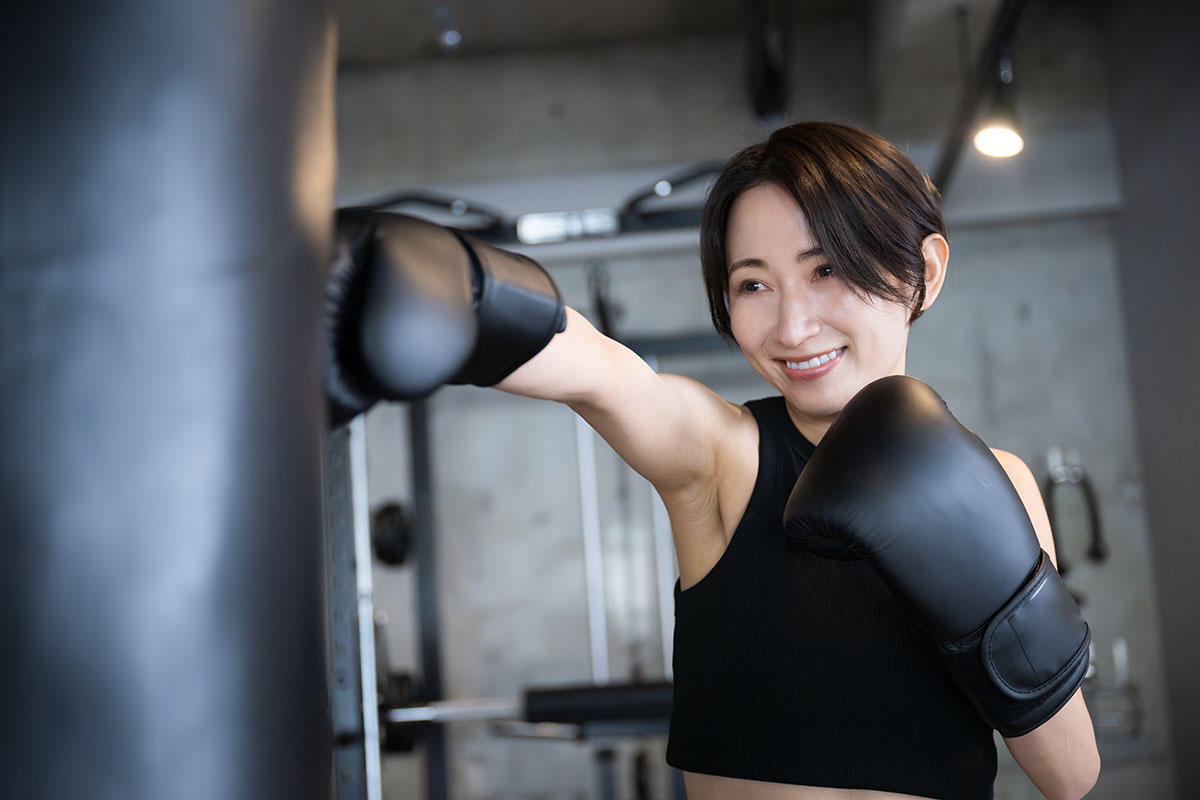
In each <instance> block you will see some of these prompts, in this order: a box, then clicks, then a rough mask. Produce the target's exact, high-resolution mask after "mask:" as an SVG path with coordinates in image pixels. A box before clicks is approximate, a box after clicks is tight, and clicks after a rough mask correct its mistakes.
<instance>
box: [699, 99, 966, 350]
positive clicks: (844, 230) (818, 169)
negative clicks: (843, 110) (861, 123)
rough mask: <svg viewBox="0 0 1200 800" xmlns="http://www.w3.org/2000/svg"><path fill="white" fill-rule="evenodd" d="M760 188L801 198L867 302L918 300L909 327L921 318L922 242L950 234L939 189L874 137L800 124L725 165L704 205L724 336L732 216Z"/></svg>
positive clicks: (705, 243)
mask: <svg viewBox="0 0 1200 800" xmlns="http://www.w3.org/2000/svg"><path fill="white" fill-rule="evenodd" d="M764 184H774V185H776V186H778V187H779V188H781V189H783V190H784V191H785V192H787V193H789V194H790V195H791V196H792V197H793V198H794V199H795V200H796V203H797V204H798V205H799V206H800V210H801V211H803V212H804V216H805V218H806V219H807V221H808V226H809V230H810V231H811V232H812V236H813V239H814V240H815V243H816V245H817V246H818V247H820V248H821V249H822V250H824V251H825V255H826V257H827V258H828V259H829V262H830V264H831V265H833V266H834V267H835V268H836V270H837V274H838V275H839V276H840V278H841V279H842V280H843V281H845V282H846V283H847V284H849V285H850V286H852V287H853V288H855V289H857V290H858V291H860V292H862V293H863V294H864V295H868V296H875V297H879V298H883V299H887V300H895V301H898V302H902V303H905V304H908V303H913V304H914V310H913V312H912V314H911V315H910V317H909V322H912V321H913V320H915V319H916V318H917V317H919V316H920V315H921V304H922V303H923V302H924V300H925V258H924V255H923V254H922V252H921V243H922V242H923V241H924V240H925V237H926V236H928V235H929V234H931V233H940V234H942V235H943V236H945V235H946V222H945V220H944V219H943V217H942V204H941V198H940V196H939V194H938V191H937V189H936V188H935V187H934V186H933V184H932V183H931V182H930V180H929V178H927V177H926V176H925V175H924V173H922V172H921V170H919V169H917V166H916V165H915V164H913V162H912V161H911V160H910V159H909V158H908V156H906V155H905V154H904V153H902V152H901V151H900V150H899V148H897V147H896V146H895V145H893V144H891V143H890V142H888V141H886V140H885V139H882V138H880V137H878V136H876V135H875V134H873V133H868V132H866V131H863V130H859V129H858V128H853V127H850V126H848V125H839V124H837V123H831V122H801V123H798V124H795V125H789V126H787V127H784V128H780V129H778V130H776V131H775V132H774V133H772V134H771V135H770V136H769V137H768V138H767V140H766V141H764V142H761V143H759V144H756V145H752V146H750V147H747V148H746V149H744V150H742V151H741V152H739V153H738V154H737V155H735V156H734V157H733V158H731V159H729V161H728V163H726V164H725V166H724V168H722V170H721V173H720V175H718V177H717V179H716V181H715V182H714V183H713V186H712V188H711V189H710V190H709V193H708V197H707V198H706V199H705V201H704V208H703V211H702V214H701V220H700V263H701V267H702V268H703V270H704V284H705V287H706V289H707V291H708V307H709V312H710V313H711V314H712V321H713V326H714V327H715V328H716V329H717V332H718V333H720V334H721V335H722V336H724V337H725V338H727V339H732V338H733V330H732V329H731V327H730V323H729V305H728V301H729V259H728V255H727V253H726V250H725V228H726V225H727V223H728V221H729V210H730V209H731V208H732V207H733V203H734V201H735V200H737V198H738V197H739V196H741V194H742V193H743V192H745V191H746V190H748V189H751V188H753V187H755V186H761V185H764ZM910 289H911V292H909V291H908V290H910Z"/></svg>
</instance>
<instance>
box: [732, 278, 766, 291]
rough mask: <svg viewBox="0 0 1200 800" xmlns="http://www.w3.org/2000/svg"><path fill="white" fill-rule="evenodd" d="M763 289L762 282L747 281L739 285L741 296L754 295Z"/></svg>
mask: <svg viewBox="0 0 1200 800" xmlns="http://www.w3.org/2000/svg"><path fill="white" fill-rule="evenodd" d="M761 288H762V283H761V282H760V281H752V280H745V281H742V282H741V283H739V284H738V293H739V294H754V293H755V292H757V291H758V290H759V289H761Z"/></svg>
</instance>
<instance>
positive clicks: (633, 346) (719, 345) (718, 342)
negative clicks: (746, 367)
mask: <svg viewBox="0 0 1200 800" xmlns="http://www.w3.org/2000/svg"><path fill="white" fill-rule="evenodd" d="M621 344H623V345H625V346H626V347H628V348H629V349H630V350H632V351H633V352H635V353H637V354H638V355H640V356H642V357H643V358H647V357H648V356H677V355H695V354H699V353H714V352H725V353H733V352H735V349H736V348H737V345H736V344H733V343H732V342H727V341H725V340H724V339H722V338H721V337H720V336H718V335H717V334H715V333H691V334H683V335H680V336H647V337H641V338H638V337H634V338H629V339H621Z"/></svg>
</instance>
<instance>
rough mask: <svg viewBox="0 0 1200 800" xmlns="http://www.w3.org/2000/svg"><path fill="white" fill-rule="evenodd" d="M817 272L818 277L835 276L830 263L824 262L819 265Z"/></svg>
mask: <svg viewBox="0 0 1200 800" xmlns="http://www.w3.org/2000/svg"><path fill="white" fill-rule="evenodd" d="M816 273H817V277H818V278H830V277H833V267H831V266H829V265H828V264H822V265H821V266H819V267H817V269H816Z"/></svg>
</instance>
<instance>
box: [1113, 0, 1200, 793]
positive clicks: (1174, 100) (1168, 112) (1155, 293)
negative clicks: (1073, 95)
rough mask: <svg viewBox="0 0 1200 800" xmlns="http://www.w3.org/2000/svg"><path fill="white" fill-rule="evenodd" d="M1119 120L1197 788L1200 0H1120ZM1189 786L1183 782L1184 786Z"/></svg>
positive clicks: (1180, 722) (1181, 768)
mask: <svg viewBox="0 0 1200 800" xmlns="http://www.w3.org/2000/svg"><path fill="white" fill-rule="evenodd" d="M1108 22H1109V29H1108V33H1109V40H1108V41H1109V44H1110V48H1111V52H1112V62H1111V65H1110V71H1109V75H1110V78H1111V80H1112V87H1113V119H1114V124H1115V127H1116V130H1117V137H1118V141H1119V143H1120V149H1119V158H1118V161H1119V163H1120V168H1121V182H1122V186H1123V188H1124V193H1125V197H1126V203H1125V207H1124V209H1123V211H1122V214H1121V218H1120V223H1119V226H1118V228H1117V231H1118V235H1117V241H1118V251H1119V253H1120V263H1121V270H1120V289H1121V298H1122V301H1123V302H1122V308H1123V311H1124V318H1125V336H1126V341H1127V343H1128V348H1129V352H1131V353H1137V354H1138V356H1139V357H1138V358H1135V359H1133V360H1132V361H1131V363H1130V378H1131V380H1132V386H1133V397H1134V400H1135V408H1136V410H1137V433H1138V437H1139V442H1140V453H1141V457H1142V463H1143V465H1144V483H1145V488H1146V505H1147V511H1148V513H1149V518H1150V533H1151V536H1150V550H1151V552H1152V553H1153V558H1154V564H1155V568H1156V569H1155V572H1156V576H1157V583H1156V585H1157V589H1158V603H1159V609H1160V612H1161V616H1160V624H1161V626H1162V631H1163V639H1164V651H1165V652H1164V655H1165V659H1164V664H1165V672H1166V679H1167V691H1168V696H1169V697H1170V698H1171V732H1172V736H1173V740H1174V748H1175V776H1176V785H1177V786H1179V787H1181V789H1186V790H1187V792H1190V793H1192V794H1194V793H1195V791H1196V787H1197V786H1200V762H1197V760H1196V759H1195V758H1194V757H1193V754H1194V753H1195V752H1196V750H1197V748H1200V685H1198V683H1197V680H1196V675H1197V664H1200V613H1197V607H1198V604H1197V602H1196V568H1197V566H1198V565H1200V539H1198V538H1197V536H1196V535H1195V532H1196V515H1197V510H1198V509H1200V506H1198V504H1197V502H1196V475H1197V474H1198V470H1197V467H1196V457H1195V454H1196V453H1197V452H1198V451H1200V425H1197V424H1196V409H1197V408H1200V367H1198V366H1197V365H1198V364H1200V359H1198V358H1197V352H1200V320H1198V319H1197V316H1196V313H1195V302H1196V297H1197V296H1198V295H1200V270H1197V265H1196V252H1197V246H1198V245H1200V241H1198V239H1197V236H1196V226H1195V224H1194V218H1195V215H1196V213H1197V212H1198V211H1200V188H1198V184H1197V179H1198V178H1200V155H1197V150H1196V143H1197V142H1200V92H1197V90H1196V85H1195V80H1194V76H1195V75H1196V74H1198V72H1200V55H1197V51H1196V47H1195V31H1196V29H1197V25H1198V24H1200V13H1198V12H1197V7H1196V6H1195V4H1191V3H1164V2H1158V3H1151V4H1144V3H1132V2H1114V3H1112V4H1111V8H1110V15H1109V20H1108ZM1183 794H1186V792H1181V795H1183Z"/></svg>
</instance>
